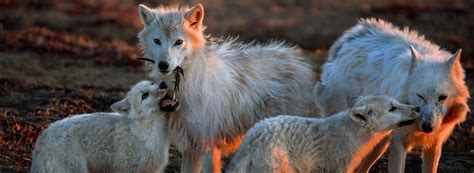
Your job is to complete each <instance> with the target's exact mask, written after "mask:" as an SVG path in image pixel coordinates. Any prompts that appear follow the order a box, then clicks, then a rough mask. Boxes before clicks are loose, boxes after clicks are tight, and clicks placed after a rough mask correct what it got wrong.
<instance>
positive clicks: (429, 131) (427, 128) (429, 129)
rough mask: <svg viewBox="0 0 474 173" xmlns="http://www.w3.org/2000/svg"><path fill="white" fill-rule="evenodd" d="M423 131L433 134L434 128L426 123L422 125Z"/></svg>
mask: <svg viewBox="0 0 474 173" xmlns="http://www.w3.org/2000/svg"><path fill="white" fill-rule="evenodd" d="M421 129H423V131H424V132H425V133H431V132H432V131H433V127H432V126H431V125H429V124H425V123H423V124H421Z"/></svg>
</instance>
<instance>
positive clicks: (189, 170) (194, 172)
mask: <svg viewBox="0 0 474 173" xmlns="http://www.w3.org/2000/svg"><path fill="white" fill-rule="evenodd" d="M182 154H183V159H182V163H181V172H183V173H200V172H201V163H202V161H201V157H200V155H199V153H198V152H197V151H196V149H192V148H191V149H189V150H186V151H184V152H183V153H182Z"/></svg>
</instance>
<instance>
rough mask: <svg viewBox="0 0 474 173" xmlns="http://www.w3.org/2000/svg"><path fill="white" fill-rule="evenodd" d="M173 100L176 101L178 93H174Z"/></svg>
mask: <svg viewBox="0 0 474 173" xmlns="http://www.w3.org/2000/svg"><path fill="white" fill-rule="evenodd" d="M173 100H176V92H175V93H173Z"/></svg>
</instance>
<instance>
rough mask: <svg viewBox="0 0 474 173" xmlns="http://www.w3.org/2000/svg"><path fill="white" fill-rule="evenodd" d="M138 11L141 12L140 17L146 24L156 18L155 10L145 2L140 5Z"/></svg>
mask: <svg viewBox="0 0 474 173" xmlns="http://www.w3.org/2000/svg"><path fill="white" fill-rule="evenodd" d="M138 11H139V13H140V19H142V22H143V24H145V25H148V24H149V23H150V22H151V21H152V20H153V19H154V18H155V15H153V11H152V10H151V9H150V8H148V7H146V6H145V5H143V4H140V5H139V6H138Z"/></svg>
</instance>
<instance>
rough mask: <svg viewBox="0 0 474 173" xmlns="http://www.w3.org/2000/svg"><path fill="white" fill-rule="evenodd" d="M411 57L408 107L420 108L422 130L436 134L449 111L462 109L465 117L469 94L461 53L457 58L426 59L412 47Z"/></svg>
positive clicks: (459, 52) (443, 55)
mask: <svg viewBox="0 0 474 173" xmlns="http://www.w3.org/2000/svg"><path fill="white" fill-rule="evenodd" d="M411 56H412V61H411V65H410V69H409V77H408V81H407V85H408V88H407V89H408V91H407V97H408V103H409V104H411V105H417V106H419V107H420V110H421V112H420V121H419V128H420V129H421V130H422V131H423V132H426V133H431V132H434V131H436V130H437V129H438V128H439V127H440V125H441V123H443V119H444V118H445V116H446V115H447V114H448V112H449V111H460V110H461V109H463V111H464V113H463V115H458V116H465V114H466V113H465V112H467V111H468V110H469V108H468V107H467V105H466V99H467V97H469V94H468V91H467V88H466V87H465V84H464V71H463V69H462V67H461V64H460V62H459V59H460V57H461V50H458V51H457V52H456V53H455V54H454V55H449V54H448V53H442V54H441V53H440V54H428V55H424V56H437V57H423V56H422V55H421V54H420V53H418V52H417V50H416V49H415V48H414V47H411ZM449 56H450V57H449ZM446 58H447V60H446ZM451 108H453V109H459V110H450V109H451ZM453 116H456V115H453ZM462 119H464V118H462Z"/></svg>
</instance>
